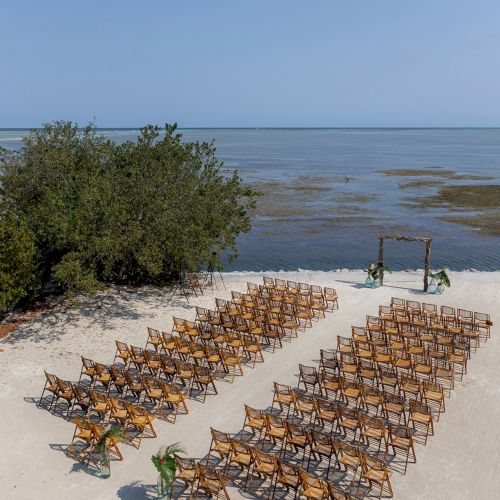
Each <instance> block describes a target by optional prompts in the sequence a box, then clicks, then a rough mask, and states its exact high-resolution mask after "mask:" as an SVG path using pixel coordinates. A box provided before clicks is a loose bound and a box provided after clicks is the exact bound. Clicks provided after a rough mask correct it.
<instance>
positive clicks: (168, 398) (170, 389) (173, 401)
mask: <svg viewBox="0 0 500 500" xmlns="http://www.w3.org/2000/svg"><path fill="white" fill-rule="evenodd" d="M161 389H162V393H163V402H164V403H166V405H167V407H168V408H169V409H170V410H172V411H173V414H174V418H173V421H172V423H173V424H175V421H176V420H177V415H178V414H179V409H180V408H181V407H182V408H183V410H184V413H186V414H188V413H189V410H188V407H187V404H186V395H185V394H184V393H183V392H182V391H181V389H180V388H179V387H178V386H176V385H173V384H167V383H165V382H162V383H161ZM162 413H163V412H162Z"/></svg>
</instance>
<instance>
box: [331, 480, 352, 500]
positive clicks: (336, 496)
mask: <svg viewBox="0 0 500 500" xmlns="http://www.w3.org/2000/svg"><path fill="white" fill-rule="evenodd" d="M328 493H329V494H330V497H329V498H330V500H352V496H351V494H350V493H349V492H348V491H344V490H341V489H340V488H339V487H337V486H335V485H333V484H332V483H328Z"/></svg>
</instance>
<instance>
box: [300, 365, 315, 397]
mask: <svg viewBox="0 0 500 500" xmlns="http://www.w3.org/2000/svg"><path fill="white" fill-rule="evenodd" d="M300 384H303V385H304V387H305V389H306V391H308V390H309V388H310V387H311V388H312V392H313V394H314V392H315V391H316V386H319V375H318V370H317V369H316V368H315V367H314V366H306V365H302V364H299V381H298V383H297V386H300Z"/></svg>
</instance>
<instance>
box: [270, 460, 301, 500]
mask: <svg viewBox="0 0 500 500" xmlns="http://www.w3.org/2000/svg"><path fill="white" fill-rule="evenodd" d="M276 462H277V465H278V472H277V474H276V480H275V483H274V489H273V496H272V498H274V494H275V491H276V486H277V485H278V484H279V485H280V486H281V487H283V488H285V489H286V491H287V492H288V491H289V490H290V489H292V490H293V491H294V492H295V497H294V498H296V497H297V493H298V490H299V488H300V486H301V482H300V468H299V467H298V466H296V465H292V464H289V463H285V462H283V461H282V460H280V459H279V458H277V459H276Z"/></svg>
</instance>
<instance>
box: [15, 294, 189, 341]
mask: <svg viewBox="0 0 500 500" xmlns="http://www.w3.org/2000/svg"><path fill="white" fill-rule="evenodd" d="M138 304H141V309H142V310H138V307H137V305H138ZM167 307H168V308H182V309H186V310H191V309H194V306H193V305H191V304H189V302H188V300H187V299H186V297H178V296H174V297H172V292H171V289H170V288H163V289H160V288H137V289H130V288H110V289H108V290H106V291H105V292H103V293H100V294H98V295H97V296H95V297H92V298H90V299H87V300H85V302H83V303H82V304H80V305H79V306H76V307H74V308H70V307H60V308H57V309H53V310H51V311H46V312H43V313H42V314H40V315H39V316H37V317H36V318H35V319H34V320H32V321H31V322H30V323H28V324H26V325H23V326H21V327H19V328H18V329H17V330H16V331H14V332H12V333H11V335H10V336H9V338H8V339H7V340H6V343H10V344H14V343H16V342H18V341H22V340H30V341H31V342H35V343H49V342H51V341H54V340H60V339H61V337H63V336H64V335H65V334H66V333H67V331H68V328H69V327H71V326H75V325H77V324H78V323H79V322H83V323H84V324H85V326H86V327H88V328H96V327H97V328H101V329H106V328H112V327H113V322H115V321H116V320H131V321H135V320H139V319H141V318H146V317H148V316H150V317H155V316H157V313H158V310H159V309H160V310H161V309H166V308H167Z"/></svg>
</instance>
